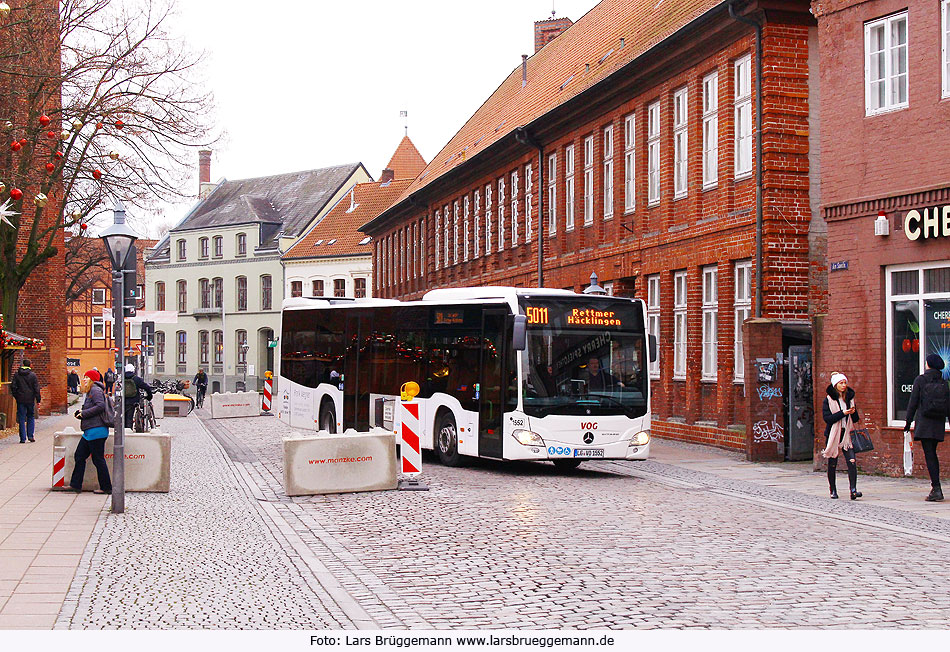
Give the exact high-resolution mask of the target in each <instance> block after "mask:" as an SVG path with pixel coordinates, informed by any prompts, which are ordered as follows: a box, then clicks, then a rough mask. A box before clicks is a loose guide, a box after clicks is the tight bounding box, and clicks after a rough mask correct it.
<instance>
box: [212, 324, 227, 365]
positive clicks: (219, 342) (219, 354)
mask: <svg viewBox="0 0 950 652" xmlns="http://www.w3.org/2000/svg"><path fill="white" fill-rule="evenodd" d="M211 336H212V338H213V339H214V364H216V365H223V364H224V331H214V332H213V333H212V334H211Z"/></svg>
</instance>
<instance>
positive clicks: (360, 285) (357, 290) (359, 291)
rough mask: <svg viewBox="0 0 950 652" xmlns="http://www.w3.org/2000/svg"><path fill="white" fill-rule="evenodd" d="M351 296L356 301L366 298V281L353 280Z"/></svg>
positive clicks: (363, 279)
mask: <svg viewBox="0 0 950 652" xmlns="http://www.w3.org/2000/svg"><path fill="white" fill-rule="evenodd" d="M353 296H354V297H356V298H357V299H363V298H365V297H366V279H365V278H355V279H353Z"/></svg>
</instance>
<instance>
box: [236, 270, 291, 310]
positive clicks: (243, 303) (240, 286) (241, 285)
mask: <svg viewBox="0 0 950 652" xmlns="http://www.w3.org/2000/svg"><path fill="white" fill-rule="evenodd" d="M298 296H299V295H298ZM237 309H238V310H239V311H240V310H247V277H246V276H238V277H237Z"/></svg>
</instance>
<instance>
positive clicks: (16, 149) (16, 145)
mask: <svg viewBox="0 0 950 652" xmlns="http://www.w3.org/2000/svg"><path fill="white" fill-rule="evenodd" d="M21 147H23V145H21V144H20V141H19V140H14V141H13V142H12V143H10V149H12V150H13V151H14V152H19V151H20V148H21Z"/></svg>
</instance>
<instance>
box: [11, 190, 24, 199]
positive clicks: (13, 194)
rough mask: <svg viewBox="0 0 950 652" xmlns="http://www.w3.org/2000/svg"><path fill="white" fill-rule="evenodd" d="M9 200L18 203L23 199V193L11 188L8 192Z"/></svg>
mask: <svg viewBox="0 0 950 652" xmlns="http://www.w3.org/2000/svg"><path fill="white" fill-rule="evenodd" d="M10 199H12V200H13V201H20V200H21V199H23V191H22V190H20V189H19V188H13V189H12V190H11V191H10Z"/></svg>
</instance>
